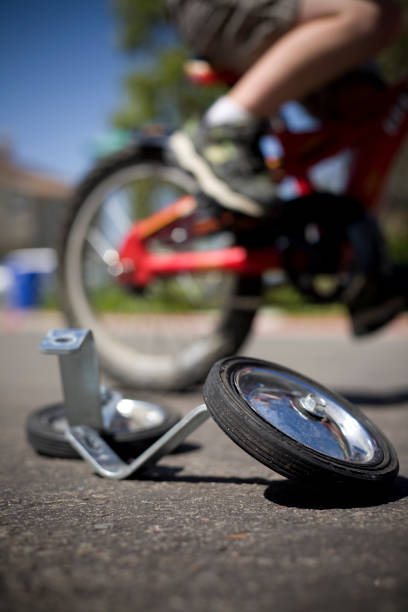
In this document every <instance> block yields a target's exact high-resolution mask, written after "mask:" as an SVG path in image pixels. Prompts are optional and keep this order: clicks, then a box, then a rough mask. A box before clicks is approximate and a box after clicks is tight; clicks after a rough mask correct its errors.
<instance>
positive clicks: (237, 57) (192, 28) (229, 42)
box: [166, 0, 299, 74]
mask: <svg viewBox="0 0 408 612" xmlns="http://www.w3.org/2000/svg"><path fill="white" fill-rule="evenodd" d="M298 1H299V0H166V6H167V11H168V15H169V18H170V20H171V21H172V22H173V23H174V25H175V26H176V28H177V29H178V31H179V33H180V35H181V37H182V38H183V40H184V42H185V43H186V44H187V45H188V46H189V47H190V48H191V49H192V51H193V52H194V53H195V54H196V55H197V56H199V57H202V58H205V59H207V60H208V61H209V62H210V63H211V64H212V65H213V66H215V67H216V68H217V69H222V70H232V71H234V72H236V73H237V74H242V73H243V72H245V70H247V68H248V67H249V66H251V64H253V62H254V61H255V60H256V59H257V58H258V57H259V56H260V55H262V53H263V51H265V50H266V49H267V48H268V47H270V46H271V45H272V44H273V43H274V42H276V40H278V39H279V38H280V37H281V36H282V35H283V34H285V32H287V31H288V30H290V29H291V27H292V25H293V23H294V21H295V19H296V12H297V5H298Z"/></svg>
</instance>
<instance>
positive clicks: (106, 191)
mask: <svg viewBox="0 0 408 612" xmlns="http://www.w3.org/2000/svg"><path fill="white" fill-rule="evenodd" d="M196 190H197V185H196V182H195V180H194V179H193V178H192V177H191V175H189V174H188V173H186V172H185V171H184V170H182V169H180V168H178V167H177V166H175V165H174V164H173V163H172V162H171V160H170V159H169V156H168V154H167V153H166V148H165V143H163V141H161V140H160V141H158V142H151V141H149V142H148V143H146V142H144V143H143V142H142V143H139V144H135V145H134V146H132V147H130V148H128V149H126V150H124V151H121V152H120V153H117V154H115V155H113V156H110V157H108V158H105V159H104V160H103V161H102V162H101V163H100V165H99V166H97V167H96V168H95V169H94V170H93V171H92V172H91V173H90V174H89V175H88V176H87V177H86V178H85V179H84V181H83V182H82V183H81V185H79V187H78V189H77V191H76V193H75V195H74V197H73V199H72V202H71V205H70V209H69V214H68V218H67V221H66V224H65V228H64V231H63V237H62V240H61V243H60V246H59V253H58V260H59V296H60V305H61V308H62V309H63V311H64V313H65V315H66V318H67V321H68V324H69V325H70V326H71V327H80V328H90V329H92V331H93V334H94V337H95V344H96V349H97V353H98V358H99V361H100V363H101V367H102V369H104V370H105V371H106V372H108V373H109V374H110V375H111V376H113V377H114V378H116V379H117V380H119V381H121V382H122V383H124V384H125V385H126V386H130V387H131V388H141V389H154V390H179V389H184V388H187V387H189V386H191V385H193V384H195V383H197V382H200V381H202V380H204V378H205V376H206V374H207V373H208V370H209V369H210V367H211V365H212V364H213V363H214V362H215V361H216V360H217V359H220V358H222V357H225V356H227V355H231V354H234V353H235V352H236V351H237V350H238V349H239V347H240V346H241V344H242V343H243V341H244V340H245V338H246V337H247V335H248V333H249V331H250V328H251V324H252V321H253V318H254V316H255V314H256V310H257V308H258V306H259V305H260V302H261V297H260V293H261V288H262V281H261V278H248V277H240V276H238V275H236V274H233V273H226V272H223V271H219V272H214V271H213V272H211V271H202V272H201V273H200V274H179V275H174V276H172V277H168V278H162V279H157V280H156V279H155V280H154V281H153V282H152V283H151V284H149V286H148V287H147V288H146V290H144V291H141V292H139V293H138V292H133V293H131V292H129V291H128V290H127V289H126V288H125V287H122V286H121V285H120V283H118V282H117V280H115V279H114V278H113V277H112V275H109V274H108V271H107V268H108V267H107V265H106V263H105V261H106V258H104V253H105V254H106V248H107V246H106V245H108V244H109V243H112V245H113V247H115V246H116V244H120V243H121V237H122V236H123V235H125V233H126V231H127V228H128V227H130V225H127V226H126V222H127V220H128V221H129V222H132V221H135V220H139V219H143V218H145V217H146V216H148V215H150V214H151V213H152V212H155V211H157V210H158V209H159V208H161V207H162V206H164V205H165V204H167V203H169V202H171V201H174V199H177V198H178V197H180V196H182V195H185V194H186V193H187V194H188V193H190V194H193V195H194V193H195V192H196ZM119 213H120V214H119ZM123 213H125V214H123ZM122 225H123V229H124V232H122V234H120V232H121V230H122ZM233 238H234V237H233V235H232V234H231V232H229V233H228V232H227V231H224V232H223V234H222V235H221V234H220V235H214V236H211V237H204V238H201V239H194V240H193V239H191V240H190V242H188V239H187V241H186V243H185V244H179V243H177V242H176V241H175V242H174V244H170V245H169V243H168V242H167V243H165V244H164V245H161V244H160V239H158V240H156V241H155V242H157V243H159V244H157V245H156V244H153V245H152V248H157V249H158V250H160V249H163V248H165V249H173V250H174V251H182V250H183V248H184V249H187V250H188V249H201V248H218V247H219V246H220V239H221V244H224V242H222V241H223V240H224V241H228V240H233ZM116 240H117V242H115V241H116ZM200 240H201V241H204V243H203V242H200ZM205 241H206V242H205ZM209 244H210V246H208V245H209ZM228 244H229V243H228ZM98 283H99V284H98ZM101 293H102V294H103V300H104V301H103V300H102V298H101ZM162 296H164V298H163V297H162ZM160 300H162V301H160ZM172 300H175V301H176V302H177V303H176V305H175V306H174V303H173V302H172ZM180 300H181V303H182V306H181V309H180V307H179V304H180ZM108 301H109V306H108V307H107V306H106V304H107V302H108ZM192 301H193V302H194V303H193V304H191V302H192ZM185 304H187V307H185ZM115 309H116V310H115ZM115 317H116V318H115Z"/></svg>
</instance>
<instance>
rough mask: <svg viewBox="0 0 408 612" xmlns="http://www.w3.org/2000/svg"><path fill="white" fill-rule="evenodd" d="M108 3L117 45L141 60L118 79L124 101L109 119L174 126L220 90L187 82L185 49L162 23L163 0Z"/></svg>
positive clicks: (130, 125) (128, 126)
mask: <svg viewBox="0 0 408 612" xmlns="http://www.w3.org/2000/svg"><path fill="white" fill-rule="evenodd" d="M114 6H115V9H116V14H117V18H118V26H119V32H120V43H121V45H122V48H123V49H124V50H125V51H126V52H128V53H137V54H143V58H144V61H143V62H140V67H139V68H138V69H137V70H136V71H135V72H133V73H132V74H130V75H129V76H128V77H127V78H126V80H125V82H124V87H125V92H126V102H125V104H124V106H123V107H122V108H121V109H120V110H119V111H118V112H117V113H116V115H115V117H114V118H113V120H114V123H115V125H116V126H117V127H119V128H125V129H132V128H137V127H139V126H141V125H144V124H146V123H148V122H155V121H159V122H164V123H165V124H166V125H169V126H173V127H174V126H176V125H179V124H180V123H181V121H182V120H183V118H185V117H191V116H192V115H194V114H196V113H200V112H202V111H203V110H204V108H206V107H207V106H208V105H209V104H210V102H211V101H212V100H213V99H215V97H217V96H218V95H220V93H221V91H224V88H222V87H214V88H201V89H200V88H198V87H196V86H193V85H190V84H189V83H188V82H187V79H186V77H185V75H184V69H183V66H184V62H185V61H186V59H187V58H188V50H187V49H186V48H185V47H184V46H183V44H182V43H181V41H180V40H179V39H178V38H177V35H176V33H175V32H174V30H173V28H172V27H171V25H170V23H169V22H168V21H167V19H166V13H165V8H164V2H163V0H114Z"/></svg>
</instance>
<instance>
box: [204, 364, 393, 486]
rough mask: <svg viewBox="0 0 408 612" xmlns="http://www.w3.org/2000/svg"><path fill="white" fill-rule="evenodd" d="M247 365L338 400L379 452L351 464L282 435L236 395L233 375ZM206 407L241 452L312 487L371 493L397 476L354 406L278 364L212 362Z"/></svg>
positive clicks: (386, 446)
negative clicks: (271, 371)
mask: <svg viewBox="0 0 408 612" xmlns="http://www.w3.org/2000/svg"><path fill="white" fill-rule="evenodd" d="M247 367H260V368H273V370H274V372H278V375H279V372H280V373H282V376H293V377H295V378H296V379H297V380H298V381H301V382H304V383H305V384H307V385H312V386H313V388H314V389H316V390H317V392H319V393H322V394H324V395H325V396H326V397H328V398H330V399H331V400H332V401H333V402H336V403H337V404H339V405H340V406H341V407H342V408H344V409H345V410H346V411H347V412H348V413H349V414H351V416H352V417H354V418H355V419H356V420H358V422H359V424H361V425H362V427H364V428H365V430H367V432H368V433H369V434H370V436H372V437H373V438H374V439H375V441H376V443H377V445H378V448H379V456H377V457H376V459H375V460H373V461H368V462H367V463H364V464H361V465H360V464H357V463H350V462H348V461H343V460H341V459H337V458H335V457H332V456H329V455H326V454H324V453H321V452H318V451H316V450H314V449H313V448H311V447H308V446H306V445H304V444H302V443H300V442H298V441H297V440H296V439H294V438H292V437H290V436H288V435H286V434H284V433H282V431H280V430H279V429H277V428H276V427H274V426H273V425H271V424H270V423H269V422H268V421H266V420H265V419H263V418H262V417H261V416H260V415H259V414H258V413H256V412H255V410H253V409H252V408H251V407H250V405H249V404H248V403H247V402H246V401H245V399H244V398H243V397H242V395H241V394H240V393H239V391H238V389H237V387H236V385H235V384H234V376H235V375H236V373H237V372H238V371H239V370H242V369H243V368H247ZM203 394H204V399H205V402H206V405H207V407H208V410H209V411H210V413H211V415H212V417H213V418H214V420H215V421H216V423H217V424H218V425H219V426H220V427H221V429H222V430H223V431H224V432H225V433H226V434H227V435H228V436H229V437H230V438H231V439H232V440H233V441H234V442H235V443H236V444H238V446H240V447H241V448H242V449H243V450H245V451H246V452H248V453H249V454H250V455H252V456H253V457H254V458H255V459H257V460H258V461H260V462H261V463H263V464H264V465H266V466H267V467H269V468H271V469H272V470H274V471H276V472H278V473H279V474H282V475H283V476H286V477H287V478H291V479H294V480H298V481H301V482H302V483H303V484H308V485H312V486H314V487H318V488H320V487H322V486H324V487H328V488H330V489H336V488H339V487H340V488H343V487H346V488H352V489H353V490H361V489H362V490H364V491H367V490H370V491H374V490H377V489H380V488H382V487H384V486H385V485H390V484H391V483H392V482H393V481H394V480H395V478H396V477H397V474H398V468H399V466H398V458H397V455H396V452H395V450H394V449H393V447H392V445H391V444H390V442H389V441H388V440H387V439H386V437H385V436H384V435H383V434H382V433H381V431H380V430H379V429H378V428H377V427H376V426H375V425H374V424H373V423H372V422H371V421H370V420H369V419H368V418H367V417H366V416H365V415H364V414H363V413H362V412H361V411H360V410H359V409H358V408H356V407H355V406H352V405H351V404H350V403H349V402H347V400H345V399H344V398H343V397H341V396H339V395H338V394H337V393H335V392H333V391H330V390H329V389H327V388H325V387H324V386H323V385H320V384H319V383H316V382H315V381H312V380H311V379H309V378H307V377H305V376H302V375H301V374H298V373H297V372H293V371H291V370H289V369H288V368H284V367H282V366H280V365H277V364H272V363H269V362H266V361H261V360H258V359H251V358H245V357H231V358H227V359H224V360H221V361H219V362H217V363H216V364H214V366H213V367H212V369H211V370H210V373H209V375H208V377H207V380H206V382H205V385H204V391H203Z"/></svg>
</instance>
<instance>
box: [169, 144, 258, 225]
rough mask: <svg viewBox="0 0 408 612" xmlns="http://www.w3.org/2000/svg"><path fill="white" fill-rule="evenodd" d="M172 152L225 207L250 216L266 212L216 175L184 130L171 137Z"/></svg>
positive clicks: (203, 187)
mask: <svg viewBox="0 0 408 612" xmlns="http://www.w3.org/2000/svg"><path fill="white" fill-rule="evenodd" d="M169 144H170V148H171V150H172V152H173V153H174V154H175V156H176V158H177V161H178V163H179V164H180V166H182V168H184V169H185V170H188V171H189V172H191V173H192V174H193V175H194V176H195V178H196V179H197V181H198V183H199V185H200V187H201V188H202V190H203V191H204V193H206V194H207V195H208V196H210V197H212V198H214V200H216V201H217V202H219V203H220V204H221V205H222V206H223V207H224V208H228V209H230V210H234V211H236V212H240V213H243V214H244V215H248V216H250V217H262V216H263V215H264V214H265V212H264V209H263V208H262V206H261V205H260V204H258V203H257V202H255V201H254V200H251V199H250V198H247V197H246V196H244V195H242V194H241V193H237V192H235V191H233V190H232V189H231V188H230V187H229V186H228V185H227V184H226V183H224V182H223V181H221V180H220V179H219V178H218V177H216V176H215V174H214V173H213V171H212V170H211V168H210V166H209V165H208V164H207V162H206V161H205V160H204V159H203V158H202V157H201V156H200V155H199V154H198V153H197V151H196V149H195V147H194V144H193V142H192V140H191V139H190V138H189V137H188V136H187V135H186V134H185V133H184V132H175V133H174V134H173V135H172V136H170V138H169Z"/></svg>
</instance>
